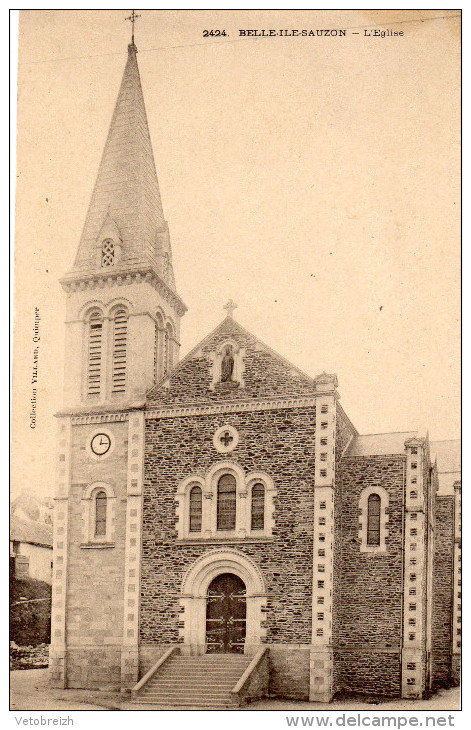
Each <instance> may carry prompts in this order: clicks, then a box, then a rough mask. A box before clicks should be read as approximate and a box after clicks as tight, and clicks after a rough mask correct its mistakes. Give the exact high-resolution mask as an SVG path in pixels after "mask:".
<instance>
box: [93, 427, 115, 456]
mask: <svg viewBox="0 0 471 730" xmlns="http://www.w3.org/2000/svg"><path fill="white" fill-rule="evenodd" d="M110 447H111V439H110V437H109V436H108V434H107V433H96V434H95V435H94V437H93V438H92V440H91V442H90V448H91V450H92V451H93V453H94V454H96V456H104V455H105V454H107V453H108V451H109V450H110Z"/></svg>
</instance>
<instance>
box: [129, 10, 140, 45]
mask: <svg viewBox="0 0 471 730" xmlns="http://www.w3.org/2000/svg"><path fill="white" fill-rule="evenodd" d="M140 17H141V16H140V15H137V13H136V11H135V10H133V11H132V13H131V15H130V16H129V18H126V20H130V21H131V25H132V41H131V43H132V45H134V23H135V22H136V20H137V19H138V18H140Z"/></svg>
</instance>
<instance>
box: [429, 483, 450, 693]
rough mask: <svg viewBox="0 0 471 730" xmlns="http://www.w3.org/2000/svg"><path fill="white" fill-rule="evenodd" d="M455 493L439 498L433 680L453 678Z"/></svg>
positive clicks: (435, 682) (433, 630)
mask: <svg viewBox="0 0 471 730" xmlns="http://www.w3.org/2000/svg"><path fill="white" fill-rule="evenodd" d="M453 501H454V500H453V497H451V496H450V497H448V496H447V497H441V496H440V497H436V498H435V531H434V536H435V540H434V542H435V550H434V571H433V591H432V594H433V608H432V682H433V684H434V685H435V686H437V685H447V684H448V683H449V682H450V672H451V647H452V605H453V547H454V544H453V540H454V524H453V510H454V505H453Z"/></svg>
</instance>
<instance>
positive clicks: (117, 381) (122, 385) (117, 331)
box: [112, 309, 128, 393]
mask: <svg viewBox="0 0 471 730" xmlns="http://www.w3.org/2000/svg"><path fill="white" fill-rule="evenodd" d="M127 338H128V314H127V312H126V310H125V309H118V310H117V311H116V313H115V315H114V320H113V364H112V368H113V372H112V390H113V393H124V391H125V390H126V357H127Z"/></svg>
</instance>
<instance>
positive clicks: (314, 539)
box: [51, 44, 461, 702]
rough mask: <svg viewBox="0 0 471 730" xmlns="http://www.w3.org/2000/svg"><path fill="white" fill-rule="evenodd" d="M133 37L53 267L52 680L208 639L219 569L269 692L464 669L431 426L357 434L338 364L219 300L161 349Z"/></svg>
mask: <svg viewBox="0 0 471 730" xmlns="http://www.w3.org/2000/svg"><path fill="white" fill-rule="evenodd" d="M136 52H137V49H136V48H135V46H134V45H133V44H131V46H130V47H129V57H128V63H127V65H126V69H125V73H124V77H123V83H122V86H121V90H120V93H119V96H118V102H117V105H116V109H115V114H114V116H113V121H112V123H111V129H110V134H109V137H108V142H107V145H106V148H105V152H104V156H103V159H102V163H101V166H100V171H99V174H98V180H97V185H96V188H95V191H94V193H93V196H92V201H91V205H90V209H89V213H88V215H87V220H86V225H85V228H84V232H83V235H82V239H81V242H80V245H79V251H78V254H77V258H76V261H75V264H74V266H73V268H72V270H71V272H69V274H67V275H66V276H65V277H64V279H63V280H62V285H63V287H64V289H65V291H66V293H67V322H66V363H67V368H66V370H67V374H66V380H65V398H64V408H63V409H62V411H61V412H60V413H59V414H58V416H59V418H58V439H57V442H58V454H57V487H56V511H55V521H54V523H55V524H54V578H53V580H54V584H53V601H52V612H53V615H52V647H51V676H52V680H53V682H54V683H55V684H56V685H59V686H68V687H95V688H96V687H108V688H109V687H115V688H120V689H121V690H123V691H126V690H129V689H131V688H132V687H133V686H134V685H135V684H136V682H137V681H138V679H139V678H141V677H142V676H143V675H144V674H145V673H146V672H147V671H148V670H149V669H150V668H151V667H152V666H153V665H155V663H156V662H157V661H158V660H159V658H160V657H162V655H163V654H164V653H165V652H166V651H167V650H168V649H169V648H170V647H175V646H176V647H178V648H179V650H180V651H181V653H182V654H183V655H199V654H202V653H204V652H206V651H209V650H211V649H214V644H213V645H212V644H211V640H212V637H211V634H210V632H209V631H208V629H207V617H208V622H209V621H211V620H214V621H219V619H217V618H216V619H211V618H210V615H209V613H208V615H207V610H208V609H207V606H209V605H210V602H211V601H213V600H220V599H221V595H219V594H216V595H215V594H214V593H211V585H212V583H213V581H215V579H218V580H219V579H220V578H221V576H224V575H226V574H231V579H232V580H233V585H236V584H237V585H239V586H240V585H241V584H243V586H244V590H243V591H241V592H240V591H239V589H238V590H237V591H236V590H233V591H232V593H231V594H230V596H229V598H228V597H227V596H226V599H227V600H228V601H229V599H230V600H231V601H242V602H243V604H244V612H245V613H244V617H243V618H240V617H239V618H237V616H238V614H237V612H236V611H234V612H233V613H232V614H231V615H230V616H229V617H228V618H227V617H226V618H227V625H228V626H229V625H230V626H232V625H233V624H234V623H235V622H236V621H239V622H243V634H241V635H242V637H243V638H242V640H239V641H236V640H235V639H234V641H233V640H232V638H231V640H230V641H229V640H227V641H226V639H224V641H222V640H221V646H223V650H224V651H233V650H235V651H244V653H246V654H248V655H255V654H257V652H259V651H260V649H261V648H263V647H267V648H268V652H267V654H266V655H264V656H265V658H264V662H265V663H266V664H264V671H265V672H268V675H269V678H268V687H269V692H270V694H271V695H272V696H275V697H286V698H297V699H310V700H311V701H313V702H315V701H329V700H330V699H331V698H332V697H333V696H334V695H335V693H337V692H353V693H360V694H368V695H380V696H384V697H399V696H401V697H419V696H422V695H423V694H424V692H425V691H426V689H428V687H429V686H430V684H432V683H434V684H443V683H447V682H449V681H451V678H452V675H453V676H454V677H455V678H456V675H457V672H458V671H459V670H458V663H459V650H460V622H461V603H460V601H461V597H460V592H461V573H460V570H461V563H460V560H461V552H460V543H459V538H460V525H459V522H458V517H457V515H458V513H459V511H460V497H459V495H460V492H458V490H457V491H456V493H455V496H454V497H447V496H440V495H438V496H437V490H438V489H439V479H438V476H437V468H436V465H434V464H431V462H430V457H429V445H428V440H427V438H426V437H419V436H418V435H417V434H415V433H414V434H411V433H407V434H373V435H371V436H360V435H359V434H358V432H357V431H356V429H355V427H354V426H353V424H352V423H351V422H350V420H349V418H348V416H347V415H346V414H345V412H344V410H343V408H342V407H341V406H340V404H339V394H338V392H337V390H336V388H337V378H336V377H335V375H329V374H327V373H325V372H324V373H321V374H320V375H318V376H317V377H316V378H311V377H309V376H308V375H306V374H304V373H303V372H301V371H300V370H299V369H298V368H296V367H295V366H294V365H292V364H291V363H289V362H288V361H287V360H286V359H284V358H283V357H282V356H280V355H278V354H277V353H275V352H274V351H273V350H272V349H271V348H270V347H268V346H267V345H265V344H264V343H262V342H261V341H260V340H259V339H258V338H257V337H255V336H254V335H253V334H251V333H249V332H247V331H246V330H245V329H244V328H243V327H241V326H240V325H239V324H237V323H236V322H235V321H234V319H233V318H232V316H231V314H229V315H228V316H227V317H226V318H225V319H224V320H223V321H222V323H221V324H220V325H219V326H218V327H217V328H216V329H215V330H214V331H213V332H211V333H210V334H209V335H208V336H207V337H206V338H205V339H204V340H203V341H202V342H200V343H199V345H198V346H197V347H195V348H194V349H193V350H192V351H191V352H190V353H189V354H188V355H186V357H185V358H184V359H183V360H182V361H181V362H180V363H178V364H176V362H177V360H178V349H179V331H180V317H181V316H182V315H183V314H184V311H185V306H184V304H183V302H182V301H181V299H180V298H179V296H178V294H177V292H176V288H175V282H174V279H173V273H172V267H171V249H170V239H169V234H168V228H167V226H166V223H165V219H164V216H163V211H162V207H161V201H160V194H159V191H158V183H157V178H156V175H155V167H154V161H153V156H152V148H151V145H150V137H149V133H148V129H147V121H146V115H145V108H144V102H143V97H142V90H141V88H140V80H139V73H138V69H137V61H136ZM137 160H139V161H140V164H139V165H137V163H136V161H137ZM141 163H142V164H141ZM151 209H152V210H153V213H152V215H150V216H149V215H147V213H148V211H149V210H151ZM231 308H232V307H229V306H228V311H230V310H231ZM117 311H119V312H120V317H121V319H119V322H118V324H117V323H116V322H117V320H116V312H117ZM91 312H93V313H94V317H95V319H94V320H93V322H91V319H90V316H91V315H90V313H91ZM123 322H125V324H123ZM97 323H98V324H97ZM92 325H93V326H92ZM94 327H95V329H93V328H94ZM90 382H91V383H92V386H90ZM223 477H224V478H226V482H225V483H226V486H227V484H229V482H230V484H231V485H233V486H231V487H230V490H229V491H228V492H227V493H224V494H230V496H229V497H227V496H226V497H222V496H221V495H222V494H223V491H219V486H220V479H222V478H223ZM227 479H228V480H229V481H227ZM257 490H258V491H257ZM257 494H258V496H256V495H257ZM260 494H262V497H260ZM220 498H221V505H223V507H221V514H222V515H223V518H224V519H226V518H227V514H226V513H224V510H226V511H227V510H228V511H229V512H230V519H229V521H228V522H227V524H225V523H224V519H223V518H221V519H220V513H219V507H218V505H219V500H220ZM257 499H258V502H257ZM192 500H193V501H192ZM224 500H226V501H224ZM227 500H229V501H227ZM260 500H261V501H260ZM371 500H373V502H372V501H371ZM373 503H374V504H373ZM224 505H225V506H224ZM227 505H230V507H227ZM371 505H373V507H374V509H376V510H377V512H375V513H374V512H373V511H371V510H373V507H372V506H371ZM231 510H232V511H231ZM257 510H258V512H257ZM224 515H225V516H224ZM192 520H193V522H192ZM234 581H235V582H234ZM222 598H224V594H223V595H222ZM226 599H224V600H226ZM224 605H225V607H226V608H227V606H228V605H232V604H230V602H229V603H228V602H227V601H226V603H225V604H224ZM217 630H218V629H217V627H216V631H217ZM231 630H232V629H231ZM231 636H235V634H234V635H232V634H231ZM226 638H227V637H226ZM224 642H226V643H224ZM234 647H235V648H234ZM430 658H431V659H432V660H431V659H430Z"/></svg>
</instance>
